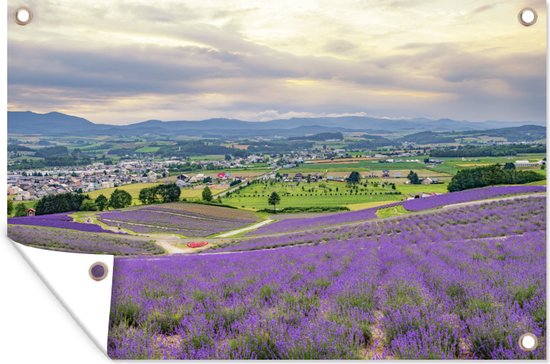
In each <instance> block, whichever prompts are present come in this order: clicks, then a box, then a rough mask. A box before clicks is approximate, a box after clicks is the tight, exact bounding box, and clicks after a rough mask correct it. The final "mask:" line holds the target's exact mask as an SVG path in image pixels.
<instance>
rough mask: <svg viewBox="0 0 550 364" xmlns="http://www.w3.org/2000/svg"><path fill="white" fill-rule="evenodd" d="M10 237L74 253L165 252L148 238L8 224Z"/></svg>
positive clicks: (28, 243) (130, 253)
mask: <svg viewBox="0 0 550 364" xmlns="http://www.w3.org/2000/svg"><path fill="white" fill-rule="evenodd" d="M8 236H9V237H10V238H11V239H12V240H14V241H16V242H18V243H20V244H24V245H28V246H32V247H35V248H43V249H49V250H57V251H64V252H73V253H90V254H113V255H138V254H142V255H150V254H162V253H163V252H164V250H163V249H161V248H160V247H158V246H157V245H155V244H154V243H152V242H151V241H149V240H147V239H144V238H139V237H133V236H129V235H118V234H101V233H96V232H92V233H89V232H83V231H75V230H70V229H56V228H46V227H39V226H24V225H8Z"/></svg>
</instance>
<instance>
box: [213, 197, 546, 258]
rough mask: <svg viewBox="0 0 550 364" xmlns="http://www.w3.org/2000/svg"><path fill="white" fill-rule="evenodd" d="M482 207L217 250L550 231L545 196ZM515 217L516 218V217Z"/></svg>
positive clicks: (278, 237) (236, 244) (259, 240)
mask: <svg viewBox="0 0 550 364" xmlns="http://www.w3.org/2000/svg"><path fill="white" fill-rule="evenodd" d="M476 211H477V212H478V214H472V209H471V208H470V207H468V206H464V207H456V208H451V209H447V210H441V211H437V212H434V213H432V214H417V215H405V216H401V217H399V218H395V219H383V220H373V221H370V222H365V223H362V224H356V225H344V226H334V227H328V228H324V229H321V228H320V229H316V230H311V231H307V232H295V233H287V234H280V235H274V236H266V237H257V238H250V239H246V240H240V241H234V242H232V243H228V244H226V245H222V246H220V247H219V248H218V249H217V250H216V251H243V250H258V249H270V248H279V247H283V246H296V245H312V244H313V245H315V244H322V243H326V242H329V241H330V242H346V241H349V240H362V239H374V240H375V241H384V240H386V239H389V237H391V239H393V238H394V237H402V238H403V239H407V240H409V241H412V242H416V241H443V240H453V239H455V237H456V236H457V235H458V236H461V237H462V238H463V239H483V238H487V237H495V236H507V235H521V234H524V233H526V232H531V231H544V230H546V219H545V213H546V212H545V211H546V199H545V197H544V196H532V197H528V198H522V199H517V200H505V201H493V202H487V203H483V204H480V205H479V206H476ZM479 214H481V215H482V218H480V217H479V216H480V215H479ZM510 216H514V218H513V219H510Z"/></svg>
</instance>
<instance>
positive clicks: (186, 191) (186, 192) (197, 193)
mask: <svg viewBox="0 0 550 364" xmlns="http://www.w3.org/2000/svg"><path fill="white" fill-rule="evenodd" d="M158 185H159V183H132V184H129V185H124V186H120V187H115V188H104V189H101V190H96V191H92V192H89V193H88V195H90V198H92V199H95V198H97V196H99V195H104V196H105V197H107V198H109V197H111V193H113V191H114V190H115V189H119V190H124V191H126V192H128V193H129V194H130V195H132V205H141V201H140V200H139V199H138V197H139V192H140V191H141V190H142V189H143V188H149V187H154V186H158ZM210 188H211V190H212V192H213V193H214V194H216V193H217V192H220V191H222V190H221V189H219V188H216V187H214V186H211V187H210ZM183 198H186V199H189V200H195V199H201V198H202V187H197V188H194V189H192V188H182V189H181V195H180V199H183Z"/></svg>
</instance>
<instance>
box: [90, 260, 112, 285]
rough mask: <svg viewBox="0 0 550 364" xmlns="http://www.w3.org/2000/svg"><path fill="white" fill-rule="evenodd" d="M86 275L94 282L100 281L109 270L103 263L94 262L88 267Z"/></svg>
mask: <svg viewBox="0 0 550 364" xmlns="http://www.w3.org/2000/svg"><path fill="white" fill-rule="evenodd" d="M88 274H89V275H90V278H92V279H93V280H94V281H102V280H104V279H105V278H106V277H107V275H108V274H109V268H107V265H106V264H105V263H102V262H95V263H94V264H92V265H91V266H90V269H89V270H88Z"/></svg>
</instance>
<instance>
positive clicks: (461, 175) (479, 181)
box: [447, 164, 545, 192]
mask: <svg viewBox="0 0 550 364" xmlns="http://www.w3.org/2000/svg"><path fill="white" fill-rule="evenodd" d="M544 178H545V177H544V176H543V175H541V174H539V173H537V172H534V171H518V170H516V169H515V168H512V167H511V166H510V165H507V166H506V167H503V166H501V165H499V164H496V165H492V166H487V167H477V168H469V169H463V170H460V171H458V172H457V174H456V175H455V176H454V177H453V178H452V179H451V182H450V183H449V186H448V188H447V189H448V190H449V192H455V191H462V190H467V189H470V188H478V187H485V186H492V185H503V184H525V183H531V182H536V181H542V180H543V179H544Z"/></svg>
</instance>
